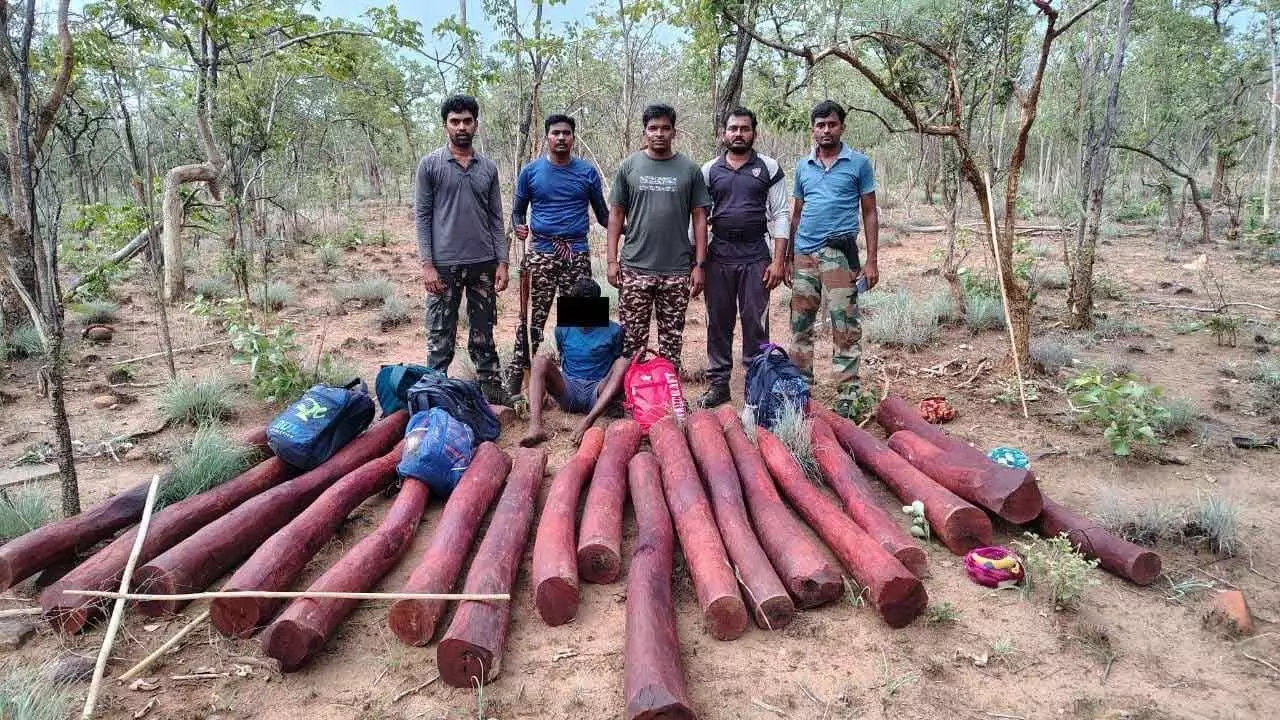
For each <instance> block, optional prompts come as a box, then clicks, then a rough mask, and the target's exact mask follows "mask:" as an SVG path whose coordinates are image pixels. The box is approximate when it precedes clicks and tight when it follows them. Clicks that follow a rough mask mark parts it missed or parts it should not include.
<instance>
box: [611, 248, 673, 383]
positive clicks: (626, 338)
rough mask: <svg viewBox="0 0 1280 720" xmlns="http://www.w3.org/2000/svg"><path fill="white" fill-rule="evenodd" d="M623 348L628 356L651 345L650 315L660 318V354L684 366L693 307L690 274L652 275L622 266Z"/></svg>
mask: <svg viewBox="0 0 1280 720" xmlns="http://www.w3.org/2000/svg"><path fill="white" fill-rule="evenodd" d="M618 302H619V305H620V308H619V310H618V318H619V319H620V320H621V321H622V330H623V339H622V352H623V354H624V355H626V356H627V357H633V356H635V354H636V352H637V351H639V350H640V349H642V348H645V347H648V346H649V317H650V313H651V311H652V315H654V316H656V317H657V320H658V354H659V355H661V356H662V357H664V358H666V359H668V360H670V361H671V362H672V363H673V364H675V366H676V367H680V353H681V351H682V350H683V348H684V316H685V312H686V311H687V310H688V309H689V276H688V275H651V274H649V273H645V272H639V271H637V270H630V269H628V268H623V269H622V290H621V293H620V295H619V298H618Z"/></svg>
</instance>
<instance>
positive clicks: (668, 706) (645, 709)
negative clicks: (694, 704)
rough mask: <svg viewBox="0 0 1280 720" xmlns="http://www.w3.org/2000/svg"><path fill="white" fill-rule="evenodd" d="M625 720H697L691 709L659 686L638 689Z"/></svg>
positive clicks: (628, 707)
mask: <svg viewBox="0 0 1280 720" xmlns="http://www.w3.org/2000/svg"><path fill="white" fill-rule="evenodd" d="M626 717H627V720H697V718H698V716H697V714H696V713H694V712H693V709H692V708H690V707H689V706H688V705H685V704H684V701H683V700H681V699H680V698H677V697H673V696H672V695H671V693H670V692H669V691H668V690H667V689H666V688H664V687H662V686H660V685H655V686H653V687H648V688H640V690H639V691H638V692H637V693H636V698H635V700H633V701H632V702H631V704H630V705H628V706H627V716H626Z"/></svg>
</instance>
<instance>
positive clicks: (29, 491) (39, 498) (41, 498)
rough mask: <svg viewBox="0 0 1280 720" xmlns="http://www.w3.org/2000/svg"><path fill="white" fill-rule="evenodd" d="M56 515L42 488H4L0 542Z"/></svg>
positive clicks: (1, 501) (46, 521)
mask: <svg viewBox="0 0 1280 720" xmlns="http://www.w3.org/2000/svg"><path fill="white" fill-rule="evenodd" d="M57 516H58V506H57V504H56V503H55V502H54V498H52V497H51V496H50V495H49V494H48V493H46V492H44V491H43V489H41V488H39V487H36V486H34V485H26V486H23V487H18V488H14V489H12V490H6V491H5V492H4V493H2V494H0V543H4V542H7V541H9V540H12V539H14V538H16V537H19V536H21V535H26V534H27V533H29V532H31V531H32V530H35V529H36V528H38V527H41V526H43V525H45V524H47V523H49V522H50V521H51V520H53V519H54V518H56V517H57ZM0 717H3V716H2V715H0Z"/></svg>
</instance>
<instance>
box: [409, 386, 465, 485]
mask: <svg viewBox="0 0 1280 720" xmlns="http://www.w3.org/2000/svg"><path fill="white" fill-rule="evenodd" d="M474 445H475V435H474V434H473V433H472V432H471V428H470V427H468V426H467V424H466V423H464V422H462V421H461V420H458V419H457V418H455V417H454V416H452V415H450V414H449V413H447V412H445V411H444V410H443V409H442V408H438V407H436V408H431V409H430V410H427V411H424V412H418V413H414V414H413V417H411V418H409V426H408V427H407V428H406V429H405V433H404V453H403V454H402V455H401V456H400V464H399V465H397V466H396V473H397V474H398V475H399V476H400V478H401V479H403V478H407V477H408V478H414V479H417V480H421V481H422V482H424V483H426V484H427V487H429V488H431V494H432V495H435V496H437V497H448V495H449V493H451V492H453V489H454V488H455V487H457V486H458V481H459V480H461V479H462V474H463V473H464V472H466V470H467V466H468V465H470V464H471V458H472V457H474V455H475V448H474V447H473V446H474Z"/></svg>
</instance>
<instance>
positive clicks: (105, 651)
mask: <svg viewBox="0 0 1280 720" xmlns="http://www.w3.org/2000/svg"><path fill="white" fill-rule="evenodd" d="M159 487H160V475H159V474H156V475H152V476H151V487H149V488H147V501H146V503H145V504H144V505H143V506H142V520H141V522H140V523H139V524H138V534H137V536H136V537H134V539H133V550H132V551H131V552H130V553H129V561H128V562H127V563H125V566H124V576H123V577H121V578H120V592H119V593H118V594H119V595H121V596H122V597H120V598H118V599H117V600H116V604H115V606H114V607H113V608H111V621H110V622H109V623H108V624H107V635H106V637H104V638H103V639H102V648H101V649H99V650H98V661H97V663H95V664H94V666H93V681H92V682H91V683H90V684H89V695H88V697H86V698H85V699H84V711H83V712H82V713H80V717H81V718H84V719H85V720H87V719H88V718H91V717H93V709H94V706H95V705H97V704H98V692H99V691H100V690H101V689H102V675H103V673H104V672H105V671H106V669H107V658H109V657H111V646H112V645H114V644H115V640H116V633H117V632H119V631H120V619H121V618H123V617H124V602H125V598H124V597H123V596H124V595H126V594H128V592H129V582H130V581H131V580H133V566H134V565H136V564H137V562H138V555H139V554H140V553H141V552H142V543H143V541H145V540H146V539H147V529H148V528H149V527H150V526H151V510H152V509H153V508H154V507H155V505H156V490H157V489H158V488H159Z"/></svg>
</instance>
